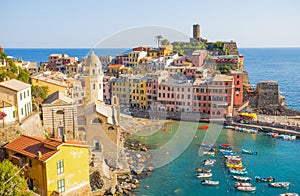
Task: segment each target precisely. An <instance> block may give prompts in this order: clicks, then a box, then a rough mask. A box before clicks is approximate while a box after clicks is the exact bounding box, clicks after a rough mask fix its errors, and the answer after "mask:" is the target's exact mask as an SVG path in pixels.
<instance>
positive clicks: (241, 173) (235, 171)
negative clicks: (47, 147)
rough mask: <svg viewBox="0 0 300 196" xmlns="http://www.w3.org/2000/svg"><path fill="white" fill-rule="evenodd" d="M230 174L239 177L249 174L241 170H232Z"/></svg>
mask: <svg viewBox="0 0 300 196" xmlns="http://www.w3.org/2000/svg"><path fill="white" fill-rule="evenodd" d="M229 172H230V173H232V174H238V175H245V174H247V173H248V172H247V171H240V170H235V169H230V170H229Z"/></svg>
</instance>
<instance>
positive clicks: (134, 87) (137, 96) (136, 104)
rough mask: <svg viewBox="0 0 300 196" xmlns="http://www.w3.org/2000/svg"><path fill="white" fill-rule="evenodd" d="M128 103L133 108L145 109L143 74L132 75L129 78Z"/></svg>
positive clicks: (144, 80) (145, 90)
mask: <svg viewBox="0 0 300 196" xmlns="http://www.w3.org/2000/svg"><path fill="white" fill-rule="evenodd" d="M129 83H130V84H129V85H130V105H131V107H133V108H141V109H146V103H147V101H146V92H147V89H146V88H147V86H146V79H145V78H144V75H140V74H139V75H132V76H131V77H130V79H129Z"/></svg>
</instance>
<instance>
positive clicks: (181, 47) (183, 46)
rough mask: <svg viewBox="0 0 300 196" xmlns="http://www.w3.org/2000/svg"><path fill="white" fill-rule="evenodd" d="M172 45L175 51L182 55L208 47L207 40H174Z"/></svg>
mask: <svg viewBox="0 0 300 196" xmlns="http://www.w3.org/2000/svg"><path fill="white" fill-rule="evenodd" d="M172 45H173V50H174V52H177V53H179V54H181V55H191V54H192V53H193V52H194V51H195V50H201V49H207V44H206V43H205V42H191V43H187V42H174V43H172Z"/></svg>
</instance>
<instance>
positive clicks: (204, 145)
mask: <svg viewBox="0 0 300 196" xmlns="http://www.w3.org/2000/svg"><path fill="white" fill-rule="evenodd" d="M201 146H202V147H205V148H212V147H214V145H213V144H208V143H204V142H203V143H202V144H201Z"/></svg>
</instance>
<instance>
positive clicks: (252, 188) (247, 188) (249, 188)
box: [236, 186, 256, 192]
mask: <svg viewBox="0 0 300 196" xmlns="http://www.w3.org/2000/svg"><path fill="white" fill-rule="evenodd" d="M236 189H237V190H239V191H244V192H253V191H256V187H255V186H238V187H237V188H236Z"/></svg>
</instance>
